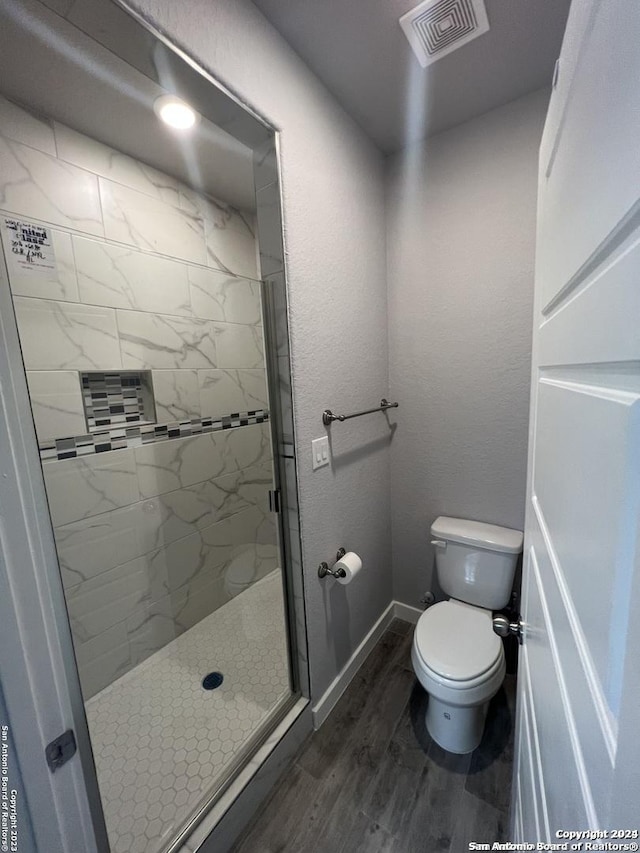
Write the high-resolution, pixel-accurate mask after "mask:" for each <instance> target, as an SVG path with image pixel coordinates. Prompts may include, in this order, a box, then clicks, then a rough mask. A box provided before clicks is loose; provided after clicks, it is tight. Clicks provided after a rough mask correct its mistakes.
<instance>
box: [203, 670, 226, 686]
mask: <svg viewBox="0 0 640 853" xmlns="http://www.w3.org/2000/svg"><path fill="white" fill-rule="evenodd" d="M223 681H224V676H223V674H222V673H221V672H210V673H209V674H208V675H205V677H204V678H203V679H202V686H203V687H204V689H205V690H215V689H216V687H220V685H221V684H222V682H223Z"/></svg>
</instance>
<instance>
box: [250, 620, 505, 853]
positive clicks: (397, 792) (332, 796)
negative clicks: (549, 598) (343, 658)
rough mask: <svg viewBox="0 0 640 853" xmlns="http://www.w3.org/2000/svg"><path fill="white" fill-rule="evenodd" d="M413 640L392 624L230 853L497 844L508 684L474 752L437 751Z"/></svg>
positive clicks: (458, 848)
mask: <svg viewBox="0 0 640 853" xmlns="http://www.w3.org/2000/svg"><path fill="white" fill-rule="evenodd" d="M412 633H413V626H411V625H409V624H408V623H406V622H401V621H399V620H394V622H393V623H392V625H391V626H390V628H389V630H388V631H387V632H386V633H385V634H384V636H383V637H382V638H381V640H380V641H379V643H378V644H377V646H376V647H375V648H374V650H373V651H372V652H371V654H370V655H369V657H368V658H367V660H366V662H365V663H364V665H363V666H362V667H361V669H360V670H359V672H358V674H357V675H356V677H355V678H354V680H353V681H352V683H351V684H350V685H349V688H348V689H347V691H346V692H345V694H344V695H343V696H342V698H341V699H340V701H339V702H338V704H337V705H336V707H335V708H334V710H333V711H332V712H331V715H330V716H329V717H328V719H327V720H326V722H325V723H324V725H323V726H322V727H321V729H320V730H319V731H317V732H314V734H313V735H312V736H311V737H310V738H309V739H308V740H307V742H306V743H305V745H304V746H303V747H302V749H301V751H300V753H299V755H298V756H297V758H296V760H295V762H294V763H293V765H292V766H291V767H290V768H289V770H288V771H287V772H286V773H285V775H284V777H283V779H282V780H281V782H280V783H279V784H278V785H277V786H276V787H275V788H274V790H273V792H272V793H271V795H270V797H269V799H268V800H267V802H266V803H265V804H264V806H263V808H262V809H261V811H260V812H259V814H258V815H257V816H256V817H255V818H254V820H253V822H252V823H251V824H250V825H249V826H248V827H247V829H246V830H245V832H244V834H243V835H242V836H241V838H240V839H239V840H238V843H237V844H236V846H235V847H234V853H418V851H419V853H435V851H445V853H447V851H448V853H463V851H467V850H468V849H469V846H468V845H469V842H470V841H477V842H489V843H491V842H493V841H502V840H505V839H506V837H507V833H508V811H509V801H510V795H511V769H512V763H513V727H514V704H515V698H514V697H515V679H514V677H513V676H507V678H506V680H505V683H504V685H503V687H502V688H501V689H500V691H499V693H498V694H497V695H496V697H495V698H494V700H493V701H492V703H491V706H490V710H489V715H488V717H487V725H486V728H485V733H484V737H483V740H482V743H481V744H480V746H479V747H478V749H476V750H475V752H473V753H472V754H471V755H458V756H456V755H452V754H450V753H446V752H444V751H443V750H442V749H441V748H440V747H439V746H438V745H437V744H436V743H434V742H433V741H432V740H431V738H430V737H429V735H428V734H427V732H426V729H425V724H424V715H425V710H426V700H427V696H426V694H425V692H424V690H423V689H422V687H421V686H420V684H419V683H418V682H417V680H416V678H415V675H414V673H413V670H412V668H411V660H410V652H411V640H412Z"/></svg>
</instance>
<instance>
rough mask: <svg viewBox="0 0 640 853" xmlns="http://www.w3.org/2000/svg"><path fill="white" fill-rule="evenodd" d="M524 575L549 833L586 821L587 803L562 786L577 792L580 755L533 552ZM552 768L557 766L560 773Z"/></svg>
mask: <svg viewBox="0 0 640 853" xmlns="http://www.w3.org/2000/svg"><path fill="white" fill-rule="evenodd" d="M528 575H529V577H528V590H527V601H526V609H525V613H524V619H525V621H526V625H527V628H526V632H527V636H526V645H527V649H526V657H527V663H528V668H529V673H530V683H531V687H532V690H531V693H530V695H529V702H530V704H531V706H532V707H533V709H534V711H535V717H536V723H537V730H538V736H539V738H538V743H539V745H540V760H541V765H542V768H543V772H544V779H545V783H546V784H545V788H544V798H545V803H546V809H547V814H548V815H549V828H550V831H551V835H552V836H553V833H554V832H555V829H556V828H559V827H568V826H570V827H574V826H576V827H578V826H585V825H587V807H586V805H585V804H584V802H583V798H582V797H576V798H575V801H572V798H570V797H567V796H566V791H567V790H570V791H575V792H579V791H580V790H581V788H582V787H583V785H582V783H581V779H580V771H579V763H582V762H581V756H577V755H576V749H575V742H574V739H575V730H574V729H575V727H574V723H573V718H572V715H571V710H570V708H569V706H568V704H567V699H566V688H565V686H564V683H563V679H562V672H561V670H560V668H559V660H558V652H557V646H556V643H555V639H554V636H553V629H552V628H551V626H550V623H549V616H548V610H547V607H546V601H545V597H544V593H543V591H542V588H541V582H540V579H539V573H538V570H537V565H536V560H535V554H534V552H533V551H532V552H531V553H530V554H529V572H528ZM519 698H520V701H522V702H525V701H526V698H525V697H524V696H522V694H521V695H520V697H519ZM553 768H555V770H554V769H553ZM558 768H562V772H561V773H559V772H558ZM520 772H521V775H524V774H526V773H527V772H530V770H529V768H527V767H526V762H522V769H521V771H520ZM533 772H535V768H534V771H533ZM523 809H524V813H525V816H526V814H527V810H529V809H531V803H529V802H527V801H523ZM525 840H529V839H525Z"/></svg>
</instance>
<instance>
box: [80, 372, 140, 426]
mask: <svg viewBox="0 0 640 853" xmlns="http://www.w3.org/2000/svg"><path fill="white" fill-rule="evenodd" d="M80 386H81V389H82V404H83V406H84V416H85V419H86V422H87V429H88V430H89V432H97V431H100V430H107V429H113V428H117V427H122V426H133V425H135V426H140V425H141V424H153V423H156V406H155V399H154V396H153V382H152V379H151V371H150V370H109V371H90V372H88V373H81V374H80Z"/></svg>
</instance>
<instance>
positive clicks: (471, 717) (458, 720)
mask: <svg viewBox="0 0 640 853" xmlns="http://www.w3.org/2000/svg"><path fill="white" fill-rule="evenodd" d="M488 710H489V702H484V703H483V704H482V705H472V706H471V707H467V708H461V707H459V706H456V705H448V704H447V703H446V702H441V701H440V700H439V699H435V698H434V697H433V696H431V695H430V696H429V704H428V706H427V713H426V715H425V721H426V724H427V731H428V732H429V734H430V735H431V737H432V738H433V739H434V740H435V742H436V743H437V744H438V745H439V746H441V747H442V748H443V749H446V751H447V752H455V753H457V754H458V755H464V754H465V753H467V752H473V750H474V749H475V748H476V747H477V746H478V745H479V744H480V741H481V740H482V733H483V731H484V724H485V721H486V719H487V711H488Z"/></svg>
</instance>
